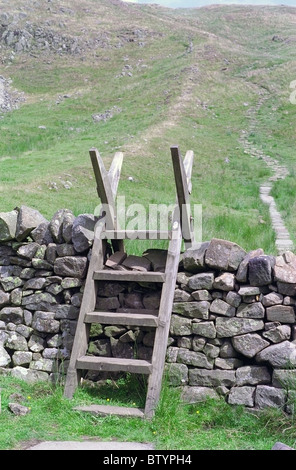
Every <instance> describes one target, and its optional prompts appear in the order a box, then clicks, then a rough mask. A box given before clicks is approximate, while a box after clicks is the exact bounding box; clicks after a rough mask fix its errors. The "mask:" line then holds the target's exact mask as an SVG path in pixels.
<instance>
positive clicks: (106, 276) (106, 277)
mask: <svg viewBox="0 0 296 470" xmlns="http://www.w3.org/2000/svg"><path fill="white" fill-rule="evenodd" d="M165 276H166V275H165V273H159V272H154V271H147V272H142V271H114V270H109V269H103V270H97V269H96V270H95V271H94V273H93V279H95V280H97V281H134V282H164V281H165Z"/></svg>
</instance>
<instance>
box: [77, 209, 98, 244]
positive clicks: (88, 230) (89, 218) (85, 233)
mask: <svg viewBox="0 0 296 470" xmlns="http://www.w3.org/2000/svg"><path fill="white" fill-rule="evenodd" d="M95 225H96V218H95V216H94V215H92V214H81V215H79V216H78V217H76V219H74V221H73V228H72V243H73V245H74V248H75V251H77V253H83V252H84V251H86V250H88V249H89V248H90V247H91V246H92V244H93V240H94V230H95Z"/></svg>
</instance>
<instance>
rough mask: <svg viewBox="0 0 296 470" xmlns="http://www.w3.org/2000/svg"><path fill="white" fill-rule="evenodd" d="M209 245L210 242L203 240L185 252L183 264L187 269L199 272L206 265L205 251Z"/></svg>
mask: <svg viewBox="0 0 296 470" xmlns="http://www.w3.org/2000/svg"><path fill="white" fill-rule="evenodd" d="M208 246H209V242H203V243H200V244H197V245H194V246H193V247H192V248H189V249H188V250H186V251H185V253H184V254H183V266H184V269H185V271H189V272H191V273H198V272H200V271H202V270H203V268H204V266H205V252H206V249H207V248H208Z"/></svg>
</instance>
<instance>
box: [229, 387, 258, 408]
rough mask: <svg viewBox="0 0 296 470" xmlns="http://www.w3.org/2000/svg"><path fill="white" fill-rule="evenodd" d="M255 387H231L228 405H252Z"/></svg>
mask: <svg viewBox="0 0 296 470" xmlns="http://www.w3.org/2000/svg"><path fill="white" fill-rule="evenodd" d="M255 391H256V387H251V386H248V385H246V386H242V387H232V388H231V390H230V393H229V395H228V403H229V404H230V405H245V406H248V407H251V408H252V407H253V406H254V400H255Z"/></svg>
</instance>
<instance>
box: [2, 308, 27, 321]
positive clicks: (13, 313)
mask: <svg viewBox="0 0 296 470" xmlns="http://www.w3.org/2000/svg"><path fill="white" fill-rule="evenodd" d="M23 316H24V312H23V309H22V308H21V307H4V308H2V310H0V320H2V321H4V322H5V323H9V322H13V323H14V324H16V325H19V324H20V323H22V321H23Z"/></svg>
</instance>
